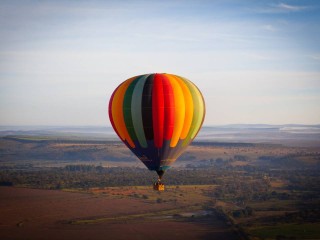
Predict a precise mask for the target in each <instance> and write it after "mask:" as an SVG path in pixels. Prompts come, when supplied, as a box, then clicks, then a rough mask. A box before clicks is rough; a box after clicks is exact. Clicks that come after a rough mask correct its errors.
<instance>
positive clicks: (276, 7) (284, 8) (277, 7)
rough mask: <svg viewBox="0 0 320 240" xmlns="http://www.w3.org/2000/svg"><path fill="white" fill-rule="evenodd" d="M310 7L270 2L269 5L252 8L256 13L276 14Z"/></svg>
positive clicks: (300, 10)
mask: <svg viewBox="0 0 320 240" xmlns="http://www.w3.org/2000/svg"><path fill="white" fill-rule="evenodd" d="M310 8H311V7H310V6H303V5H290V4H287V3H283V2H281V3H279V4H270V5H267V6H264V7H259V8H256V9H253V10H254V11H255V12H257V13H270V14H277V13H289V12H302V11H305V10H308V9H310Z"/></svg>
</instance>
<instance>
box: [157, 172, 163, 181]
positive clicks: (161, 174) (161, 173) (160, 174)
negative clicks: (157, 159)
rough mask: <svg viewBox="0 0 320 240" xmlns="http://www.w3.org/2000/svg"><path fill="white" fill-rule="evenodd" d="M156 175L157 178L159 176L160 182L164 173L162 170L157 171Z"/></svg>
mask: <svg viewBox="0 0 320 240" xmlns="http://www.w3.org/2000/svg"><path fill="white" fill-rule="evenodd" d="M157 173H158V176H159V179H160V180H161V178H162V176H163V174H164V171H163V170H157Z"/></svg>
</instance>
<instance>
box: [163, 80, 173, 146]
mask: <svg viewBox="0 0 320 240" xmlns="http://www.w3.org/2000/svg"><path fill="white" fill-rule="evenodd" d="M162 76H163V77H162V82H163V95H164V139H165V140H169V139H171V137H172V133H173V128H174V109H175V106H174V96H173V90H172V86H171V84H170V81H169V80H168V79H167V77H166V76H165V75H162Z"/></svg>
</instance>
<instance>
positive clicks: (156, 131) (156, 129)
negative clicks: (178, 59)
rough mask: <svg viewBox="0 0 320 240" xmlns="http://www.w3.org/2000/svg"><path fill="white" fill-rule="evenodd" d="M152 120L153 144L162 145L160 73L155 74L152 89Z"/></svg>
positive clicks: (161, 85)
mask: <svg viewBox="0 0 320 240" xmlns="http://www.w3.org/2000/svg"><path fill="white" fill-rule="evenodd" d="M152 121H153V136H154V145H155V146H156V147H157V148H160V147H162V143H163V122H164V96H163V84H162V76H161V74H155V76H154V80H153V89H152Z"/></svg>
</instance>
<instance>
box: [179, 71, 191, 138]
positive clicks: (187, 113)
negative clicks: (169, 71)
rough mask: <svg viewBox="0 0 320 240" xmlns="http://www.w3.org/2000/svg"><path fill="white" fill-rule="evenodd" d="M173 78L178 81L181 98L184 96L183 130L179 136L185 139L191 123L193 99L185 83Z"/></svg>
mask: <svg viewBox="0 0 320 240" xmlns="http://www.w3.org/2000/svg"><path fill="white" fill-rule="evenodd" d="M174 77H175V79H176V80H177V81H178V83H179V84H180V87H181V89H182V92H183V96H184V101H185V107H186V111H185V119H184V123H183V128H182V131H181V136H180V139H185V138H186V137H187V135H188V133H189V130H190V127H191V123H192V118H193V99H192V95H191V93H190V90H189V88H188V86H187V85H186V83H185V81H184V80H183V79H181V78H180V77H178V76H174Z"/></svg>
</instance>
